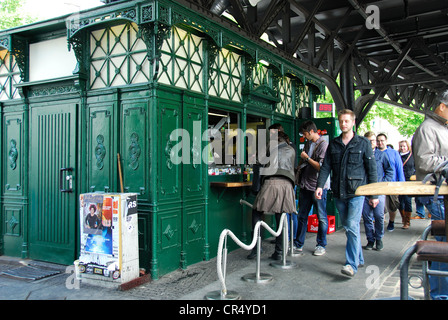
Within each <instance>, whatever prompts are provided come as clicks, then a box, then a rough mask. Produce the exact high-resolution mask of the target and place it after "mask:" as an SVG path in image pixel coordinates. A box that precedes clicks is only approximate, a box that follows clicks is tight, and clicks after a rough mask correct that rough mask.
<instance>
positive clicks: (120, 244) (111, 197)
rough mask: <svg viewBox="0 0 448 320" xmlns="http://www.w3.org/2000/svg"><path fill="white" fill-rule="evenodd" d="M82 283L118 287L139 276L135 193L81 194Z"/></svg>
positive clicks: (80, 262) (80, 272) (79, 268)
mask: <svg viewBox="0 0 448 320" xmlns="http://www.w3.org/2000/svg"><path fill="white" fill-rule="evenodd" d="M79 200H80V215H79V216H80V235H81V239H80V256H79V259H78V260H77V261H75V266H76V267H77V276H78V277H79V278H80V279H81V281H82V282H87V283H92V284H98V285H105V286H115V285H117V286H118V285H121V284H123V283H126V282H129V281H131V280H134V279H136V278H138V277H139V258H138V221H137V220H138V217H137V194H136V193H117V194H110V193H85V194H81V195H80V199H79Z"/></svg>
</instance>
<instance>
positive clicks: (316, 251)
mask: <svg viewBox="0 0 448 320" xmlns="http://www.w3.org/2000/svg"><path fill="white" fill-rule="evenodd" d="M325 252H326V250H325V248H324V247H322V246H317V247H316V249H314V252H313V255H314V256H322V255H324V254H325Z"/></svg>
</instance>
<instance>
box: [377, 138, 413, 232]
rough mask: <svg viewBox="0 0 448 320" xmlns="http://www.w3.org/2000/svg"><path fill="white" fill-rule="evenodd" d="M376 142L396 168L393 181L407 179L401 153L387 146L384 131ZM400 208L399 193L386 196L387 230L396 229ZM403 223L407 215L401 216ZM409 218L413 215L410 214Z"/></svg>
mask: <svg viewBox="0 0 448 320" xmlns="http://www.w3.org/2000/svg"><path fill="white" fill-rule="evenodd" d="M376 143H377V146H378V149H379V150H380V151H382V152H385V153H386V154H387V157H388V158H389V162H390V165H391V167H392V168H393V169H394V180H392V181H405V180H406V179H405V177H404V172H403V162H402V161H401V157H400V154H399V153H398V151H397V150H394V149H392V148H389V147H388V146H387V136H386V135H385V134H384V133H380V134H378V135H377V136H376ZM399 208H400V201H399V200H398V196H397V195H388V196H386V209H387V211H388V212H389V224H388V225H387V231H390V232H392V231H394V229H395V224H394V223H395V217H396V215H397V210H398V209H399ZM401 218H402V220H403V224H405V223H406V219H407V217H406V216H404V215H403V216H402V217H401ZM409 219H411V215H410V214H409Z"/></svg>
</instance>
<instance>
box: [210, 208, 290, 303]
mask: <svg viewBox="0 0 448 320" xmlns="http://www.w3.org/2000/svg"><path fill="white" fill-rule="evenodd" d="M240 203H241V204H244V205H247V206H249V207H251V208H252V205H251V204H250V203H249V202H247V201H245V200H242V199H241V200H240ZM286 218H287V214H286V213H283V214H282V215H281V218H280V222H279V227H278V230H277V231H274V230H273V229H271V227H269V225H268V224H266V223H265V222H264V221H262V220H260V221H258V222H257V223H256V224H255V227H254V237H253V239H252V242H251V243H250V244H249V245H246V244H244V243H243V242H241V241H240V240H239V239H238V237H237V236H235V234H234V233H233V232H232V231H231V230H229V229H224V230H223V231H222V232H221V235H220V236H219V242H218V254H217V259H216V265H217V273H218V279H219V282H220V283H221V290H220V291H213V292H210V293H209V294H207V295H206V296H205V298H206V299H208V300H238V299H240V296H239V295H238V293H236V292H234V291H227V287H226V281H225V279H226V267H227V237H228V236H230V237H231V238H232V240H233V241H235V243H236V244H237V245H238V246H240V247H241V248H242V249H244V250H252V249H253V248H254V247H255V246H256V245H257V259H256V271H255V274H249V275H246V276H244V277H243V280H245V281H252V282H256V283H264V282H268V281H270V280H272V276H271V275H270V274H266V273H261V271H260V270H261V258H260V257H261V233H260V229H261V227H264V228H265V229H266V230H267V231H268V232H269V233H270V234H272V235H273V236H275V237H278V236H280V234H281V233H282V231H283V230H285V232H284V233H283V251H282V259H281V261H273V262H271V264H270V265H271V266H274V267H278V268H282V269H291V268H294V267H296V266H297V264H296V263H294V262H290V261H287V260H286V252H287V251H288V250H287V246H288V222H287V219H286ZM292 223H293V221H292V215H291V226H292ZM292 236H293V232H291V245H290V247H291V250H290V252H291V255H292V253H293V244H292Z"/></svg>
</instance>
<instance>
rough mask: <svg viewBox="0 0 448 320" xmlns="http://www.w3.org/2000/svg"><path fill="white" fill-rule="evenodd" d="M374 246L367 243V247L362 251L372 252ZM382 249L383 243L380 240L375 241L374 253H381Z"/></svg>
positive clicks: (371, 243) (369, 242) (372, 243)
mask: <svg viewBox="0 0 448 320" xmlns="http://www.w3.org/2000/svg"><path fill="white" fill-rule="evenodd" d="M374 245H375V242H373V241H367V245H365V246H364V249H365V250H372V249H373V246H374ZM383 247H384V245H383V241H382V240H376V247H375V250H376V251H381V250H383Z"/></svg>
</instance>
